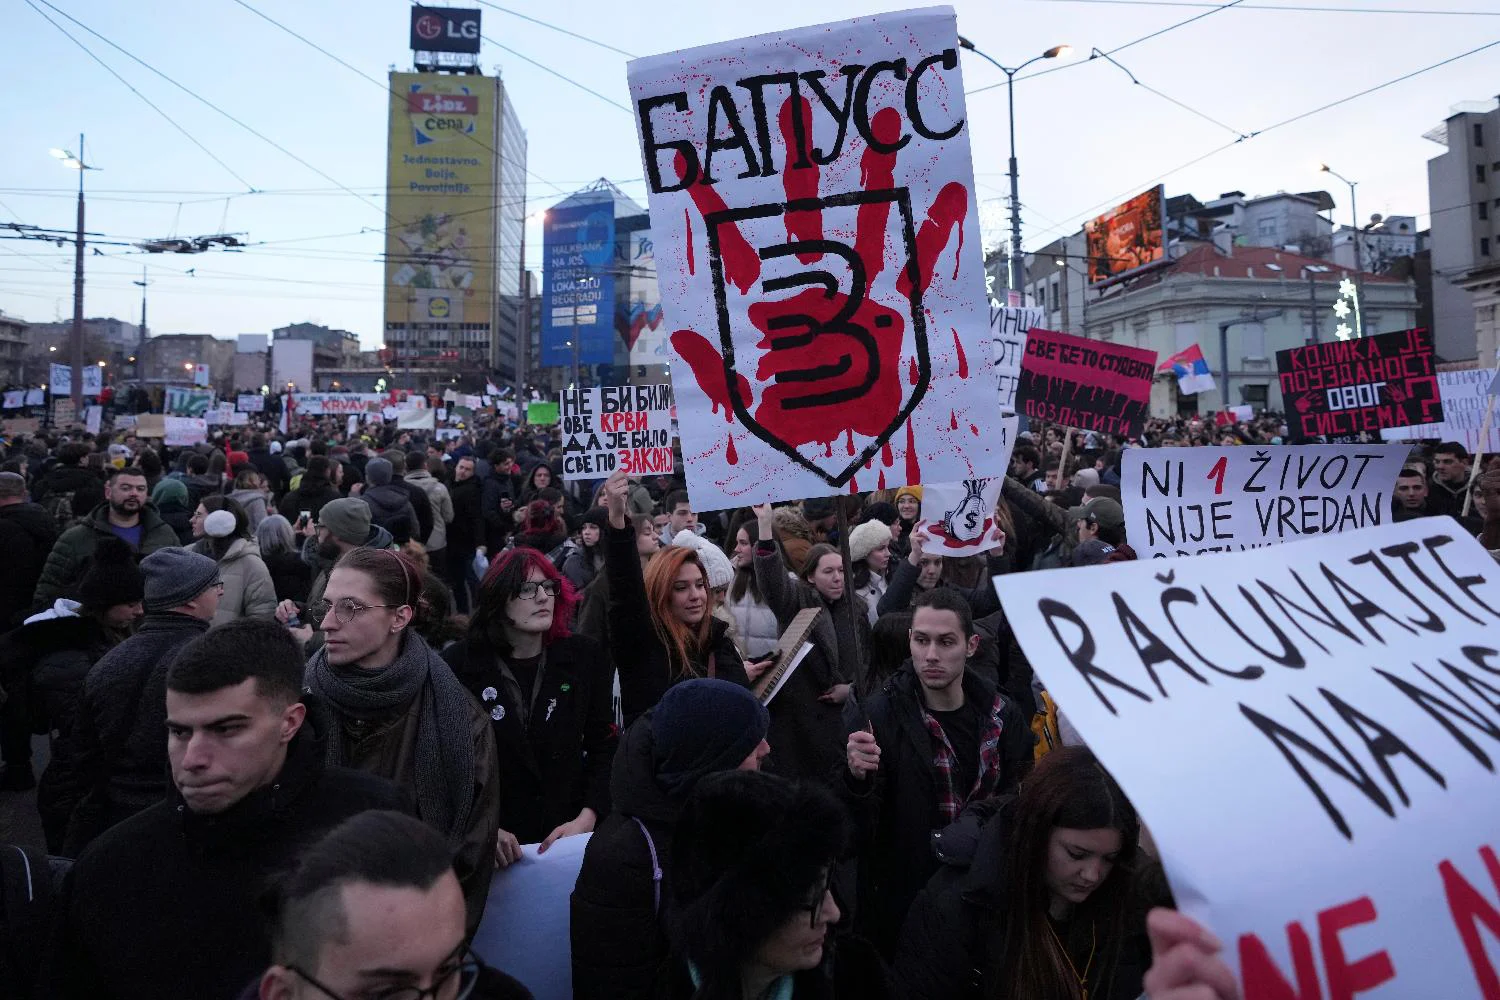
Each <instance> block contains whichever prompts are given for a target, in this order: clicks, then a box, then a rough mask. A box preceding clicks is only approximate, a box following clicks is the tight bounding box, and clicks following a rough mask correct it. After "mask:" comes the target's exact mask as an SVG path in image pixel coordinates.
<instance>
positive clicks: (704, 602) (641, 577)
mask: <svg viewBox="0 0 1500 1000" xmlns="http://www.w3.org/2000/svg"><path fill="white" fill-rule="evenodd" d="M629 493H630V482H629V480H628V479H626V478H625V473H624V472H620V471H617V472H615V473H614V474H613V475H612V476H610V477H609V481H608V482H606V483H605V484H604V496H605V506H606V507H607V508H608V509H609V530H608V531H607V532H606V535H605V548H604V569H605V578H606V579H607V580H608V582H609V634H610V642H611V648H612V651H613V653H614V657H615V667H616V669H618V670H619V674H620V704H621V709H622V711H623V713H624V716H625V724H626V725H627V726H628V725H629V724H630V723H632V722H634V721H635V720H636V718H637V717H639V716H640V714H641V713H642V712H644V711H646V709H648V708H650V707H651V706H653V705H655V704H656V703H657V702H658V701H660V700H661V696H662V695H663V694H664V693H665V692H666V690H667V689H668V688H670V687H671V686H672V685H674V684H676V683H678V682H679V681H685V680H689V679H690V678H693V677H717V678H720V679H722V680H727V681H732V682H734V683H736V684H743V685H745V686H746V687H748V686H749V685H750V682H751V681H752V680H753V679H754V678H756V677H759V676H760V675H761V674H762V673H764V672H765V669H766V667H768V666H770V662H771V661H770V660H761V661H760V662H758V663H749V664H747V663H745V661H744V660H742V659H741V658H740V653H739V650H738V649H736V648H735V645H734V640H733V638H731V637H730V635H729V626H728V625H726V624H725V623H724V622H723V621H721V620H719V619H718V618H715V617H714V613H713V611H714V603H715V601H716V598H715V596H714V592H713V591H712V590H710V589H709V586H708V573H707V572H706V571H705V570H704V568H703V561H702V560H701V559H700V558H699V557H698V553H697V551H696V550H694V549H688V548H683V547H681V546H676V545H670V546H668V547H666V548H664V549H662V550H661V551H660V552H658V553H657V554H656V556H655V557H654V558H653V559H652V560H651V563H650V565H648V566H647V567H646V568H645V570H644V571H642V569H641V560H640V556H639V555H638V554H637V551H636V532H635V529H634V528H633V527H632V526H631V523H630V520H629V518H628V517H627V516H626V512H625V508H626V503H627V501H628V498H629Z"/></svg>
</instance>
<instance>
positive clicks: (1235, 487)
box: [1120, 444, 1408, 558]
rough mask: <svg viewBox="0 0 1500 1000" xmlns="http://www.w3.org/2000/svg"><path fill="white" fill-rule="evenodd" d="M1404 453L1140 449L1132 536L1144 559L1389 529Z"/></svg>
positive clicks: (1352, 448)
mask: <svg viewBox="0 0 1500 1000" xmlns="http://www.w3.org/2000/svg"><path fill="white" fill-rule="evenodd" d="M1407 450H1408V449H1407V448H1405V447H1404V446H1402V445H1378V444H1372V445H1352V444H1351V445H1305V446H1275V447H1266V448H1244V447H1229V448H1220V447H1210V448H1131V449H1129V450H1127V451H1126V452H1125V453H1124V454H1123V455H1122V456H1121V462H1120V501H1121V503H1122V504H1123V505H1124V507H1125V534H1126V536H1127V537H1128V538H1129V540H1130V547H1131V548H1132V549H1134V550H1135V551H1136V554H1137V555H1139V556H1141V557H1143V558H1144V557H1146V556H1158V557H1160V556H1191V555H1201V554H1202V553H1204V552H1227V551H1231V550H1238V549H1254V548H1259V547H1260V546H1262V545H1275V544H1277V543H1278V542H1287V541H1293V540H1295V539H1299V538H1307V537H1312V536H1316V535H1327V534H1333V533H1336V532H1340V531H1349V530H1351V529H1353V528H1366V527H1369V526H1371V525H1376V524H1385V523H1388V522H1389V521H1390V519H1391V491H1392V490H1393V489H1394V488H1395V485H1396V474H1397V473H1399V472H1400V471H1401V465H1402V463H1403V462H1404V461H1405V459H1406V454H1407Z"/></svg>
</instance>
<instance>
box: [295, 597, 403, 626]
mask: <svg viewBox="0 0 1500 1000" xmlns="http://www.w3.org/2000/svg"><path fill="white" fill-rule="evenodd" d="M405 606H406V605H404V604H361V603H359V602H358V601H356V600H355V599H354V598H352V597H343V598H340V599H339V600H338V601H336V602H333V603H330V602H328V601H318V602H317V603H316V604H309V605H308V606H307V614H308V617H309V618H311V619H312V620H313V621H315V622H321V621H322V620H323V619H324V618H327V617H328V613H329V612H330V611H332V612H333V617H334V618H335V619H336V620H337V621H338V623H339V624H340V625H348V624H349V623H350V622H352V621H354V619H356V618H358V617H359V616H360V615H361V614H363V613H364V612H366V611H369V610H370V609H371V608H404V607H405Z"/></svg>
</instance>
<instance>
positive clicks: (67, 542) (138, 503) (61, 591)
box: [34, 465, 181, 607]
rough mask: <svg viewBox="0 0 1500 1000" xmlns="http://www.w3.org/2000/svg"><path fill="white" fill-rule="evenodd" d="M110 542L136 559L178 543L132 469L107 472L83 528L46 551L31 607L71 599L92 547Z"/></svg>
mask: <svg viewBox="0 0 1500 1000" xmlns="http://www.w3.org/2000/svg"><path fill="white" fill-rule="evenodd" d="M110 537H115V538H120V539H123V540H124V542H125V544H127V545H129V546H130V548H131V551H132V552H134V553H135V556H136V558H137V559H141V558H144V557H145V556H148V555H150V554H151V553H153V552H155V551H156V550H157V549H164V548H167V547H168V546H173V545H179V544H181V543H180V542H179V541H178V538H177V532H176V531H174V530H173V529H172V526H171V525H170V524H168V523H167V522H166V521H163V520H162V518H161V515H160V514H158V513H157V512H156V508H155V507H154V506H152V505H151V503H150V501H149V500H147V493H146V474H145V473H144V472H142V471H141V470H140V469H139V468H137V467H135V466H133V465H127V466H125V468H123V469H111V470H110V473H109V482H108V483H107V484H106V485H105V487H104V502H103V503H102V504H100V505H99V506H97V507H95V508H94V509H93V511H92V512H90V514H89V516H88V519H87V520H85V521H84V522H83V523H81V524H75V525H73V527H71V528H69V529H68V530H67V531H64V532H63V533H62V535H61V536H60V537H59V538H58V539H57V543H56V544H54V545H53V546H52V552H51V553H50V554H49V555H48V556H47V564H46V565H45V566H43V567H42V575H41V578H40V579H39V580H38V581H37V585H36V594H35V597H34V603H35V605H36V606H37V607H50V606H51V605H52V602H53V601H55V600H56V599H57V598H59V597H62V596H65V595H68V594H71V593H72V592H73V589H74V588H75V587H77V586H78V584H79V583H80V582H82V580H83V574H84V573H85V572H86V571H87V570H88V567H89V563H90V562H91V561H92V560H93V558H94V547H95V546H97V545H98V544H99V540H100V539H101V538H110Z"/></svg>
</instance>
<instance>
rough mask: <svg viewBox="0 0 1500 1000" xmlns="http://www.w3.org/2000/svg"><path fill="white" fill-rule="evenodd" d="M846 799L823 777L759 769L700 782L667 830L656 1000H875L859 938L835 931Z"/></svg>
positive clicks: (880, 993) (877, 965)
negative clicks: (663, 951)
mask: <svg viewBox="0 0 1500 1000" xmlns="http://www.w3.org/2000/svg"><path fill="white" fill-rule="evenodd" d="M849 837H850V825H849V821H848V818H847V816H846V815H845V812H844V807H843V806H842V805H841V804H840V803H839V801H838V800H837V799H835V798H834V797H833V795H832V793H830V792H828V791H827V790H826V789H825V788H823V786H822V785H819V784H816V783H811V782H808V783H803V784H794V783H792V782H790V781H787V780H786V779H784V778H778V777H775V776H773V775H769V774H764V773H761V772H757V771H726V772H721V773H718V774H711V775H708V776H707V777H705V778H703V779H701V780H700V781H699V782H698V784H697V786H696V787H695V788H694V790H693V794H692V795H691V797H689V799H688V801H687V804H686V806H685V807H684V809H683V812H682V818H681V819H680V820H679V821H678V825H677V832H676V835H675V836H674V837H673V855H672V859H673V860H672V879H671V886H670V889H671V894H672V903H673V905H672V907H671V908H670V909H668V911H667V912H668V914H669V917H668V919H669V929H668V936H669V938H670V939H671V943H672V957H671V958H670V959H669V961H668V963H667V965H666V966H665V967H664V968H663V970H662V972H661V974H660V976H659V978H658V984H657V986H658V988H657V990H656V992H655V994H654V996H656V997H661V998H670V1000H688V998H692V1000H761V998H764V997H773V998H781V997H790V998H793V1000H882V998H884V997H888V996H890V992H889V990H888V988H887V986H886V984H885V982H884V975H883V968H884V967H883V965H882V963H881V961H880V959H879V958H878V957H877V956H876V955H875V953H874V950H873V949H871V948H870V946H869V945H867V944H865V943H864V942H863V941H861V940H859V939H857V938H851V937H843V938H841V939H839V940H838V941H837V942H836V941H835V940H834V932H835V929H836V926H837V925H838V923H839V920H840V917H841V916H842V915H843V914H842V910H841V908H840V906H839V904H838V902H837V900H836V899H835V897H834V878H833V870H834V865H835V863H836V862H837V861H838V859H839V858H840V857H841V856H842V855H843V853H844V851H845V849H846V848H847V846H848V842H849Z"/></svg>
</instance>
